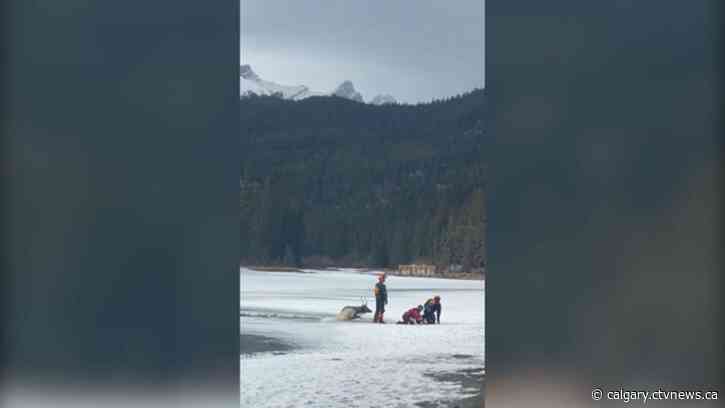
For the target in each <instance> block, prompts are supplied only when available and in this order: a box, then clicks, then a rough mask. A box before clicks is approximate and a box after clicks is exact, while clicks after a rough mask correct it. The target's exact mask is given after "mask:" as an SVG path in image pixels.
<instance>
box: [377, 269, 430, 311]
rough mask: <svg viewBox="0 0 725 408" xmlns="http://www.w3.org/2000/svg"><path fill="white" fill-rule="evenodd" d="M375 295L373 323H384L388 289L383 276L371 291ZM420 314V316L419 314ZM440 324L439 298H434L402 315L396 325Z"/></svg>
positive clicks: (383, 275)
mask: <svg viewBox="0 0 725 408" xmlns="http://www.w3.org/2000/svg"><path fill="white" fill-rule="evenodd" d="M373 293H374V294H375V315H374V317H373V322H374V323H385V321H384V320H383V315H384V314H385V305H387V304H388V289H387V287H386V286H385V274H384V273H383V274H380V276H379V277H378V283H376V284H375V288H374V289H373ZM421 313H422V314H421ZM440 322H441V297H440V296H435V297H433V298H431V299H428V300H426V301H425V303H424V304H422V305H418V306H417V307H414V308H411V309H409V310H407V311H406V312H405V313H403V316H402V320H401V321H399V322H398V324H435V323H439V324H440Z"/></svg>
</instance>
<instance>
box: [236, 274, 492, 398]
mask: <svg viewBox="0 0 725 408" xmlns="http://www.w3.org/2000/svg"><path fill="white" fill-rule="evenodd" d="M306 272H309V273H294V272H257V271H252V270H249V269H245V268H242V269H241V309H240V316H241V317H240V319H241V320H240V324H241V332H242V342H244V338H245V335H249V338H250V339H251V338H255V339H257V338H263V337H259V336H266V337H271V338H274V342H280V343H284V344H286V345H288V346H289V347H286V348H284V350H283V349H279V350H276V351H267V352H261V353H259V352H255V351H257V350H250V348H251V343H252V342H251V340H250V342H249V343H250V348H247V349H246V350H245V345H244V343H243V344H242V354H241V356H240V364H241V379H240V380H241V405H242V406H243V407H304V406H309V407H410V406H413V405H414V404H415V403H416V402H424V401H428V402H430V401H451V400H455V399H459V398H461V397H465V396H470V395H476V394H478V393H480V391H481V390H480V388H478V387H472V388H464V387H462V386H461V384H460V383H456V382H445V381H443V382H442V381H440V380H435V379H433V378H432V377H431V376H430V374H437V373H445V372H455V371H460V370H464V369H467V370H469V371H471V370H477V371H483V369H484V367H483V366H484V356H483V348H484V287H483V286H484V284H483V282H482V281H463V280H448V279H433V278H412V277H397V276H389V277H388V279H387V281H386V284H387V287H388V296H389V304H388V306H387V308H386V313H385V321H386V322H387V324H373V323H372V313H370V314H365V315H364V317H363V318H362V319H360V320H357V321H353V322H339V321H337V320H335V314H336V313H337V312H338V311H339V310H340V308H342V307H343V306H346V305H359V304H360V298H361V297H363V296H366V297H368V299H369V306H370V308H371V309H374V308H375V301H374V298H373V295H372V288H373V286H374V284H375V282H376V281H377V276H376V274H373V273H363V272H360V271H356V270H342V271H312V270H310V271H306ZM434 295H440V296H441V304H442V313H441V324H440V325H421V326H407V325H396V324H392V323H395V322H396V321H397V320H400V317H401V315H402V314H403V312H404V311H405V310H407V309H409V308H411V307H414V306H416V305H419V304H422V303H423V302H424V301H425V300H426V299H428V298H430V297H433V296H434Z"/></svg>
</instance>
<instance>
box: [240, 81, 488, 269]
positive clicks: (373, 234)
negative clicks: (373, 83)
mask: <svg viewBox="0 0 725 408" xmlns="http://www.w3.org/2000/svg"><path fill="white" fill-rule="evenodd" d="M485 100H486V96H485V91H484V90H475V91H473V92H470V93H467V94H465V95H461V96H457V97H453V98H449V99H446V100H441V101H434V102H431V103H427V104H418V105H382V106H375V105H368V104H363V103H358V102H354V101H350V100H346V99H343V98H338V97H312V98H308V99H305V100H303V101H288V100H283V99H280V98H277V97H273V96H250V97H245V98H242V101H241V121H242V123H241V124H242V135H241V138H242V148H243V150H242V176H241V215H242V217H241V219H242V222H241V235H242V248H241V254H242V262H243V263H246V264H285V265H295V266H299V265H305V266H324V265H346V266H353V265H355V266H376V267H395V266H397V265H398V264H401V263H412V262H434V263H436V264H437V265H440V266H442V267H446V268H447V267H449V266H451V265H453V266H454V267H453V269H458V268H462V269H464V270H467V271H470V270H481V268H482V267H483V266H484V264H485V235H484V231H485V225H486V209H485V201H486V199H485V184H486V166H485V164H484V163H483V160H482V157H483V149H484V145H485V141H486V134H485V126H484V123H483V117H484V109H485Z"/></svg>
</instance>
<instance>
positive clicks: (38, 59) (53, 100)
mask: <svg viewBox="0 0 725 408" xmlns="http://www.w3.org/2000/svg"><path fill="white" fill-rule="evenodd" d="M1 14H2V30H3V37H2V41H3V44H2V45H3V47H2V51H3V52H2V61H3V64H2V67H3V70H2V78H1V81H2V102H3V103H2V167H3V168H2V180H3V181H2V192H3V195H2V231H3V234H2V249H3V256H2V263H3V265H2V281H1V284H0V288H1V291H2V293H1V295H0V297H1V299H2V363H3V365H2V369H3V370H2V374H3V377H2V386H3V390H2V391H3V396H4V398H3V399H4V400H5V402H4V403H2V405H4V406H7V405H6V404H5V403H8V402H10V403H11V404H10V405H11V406H12V405H13V404H15V405H18V404H21V405H22V398H20V399H17V398H15V397H13V395H14V396H18V395H32V396H34V398H40V400H38V401H39V403H41V405H42V404H44V403H45V402H48V403H49V405H51V406H54V405H62V404H61V402H62V401H63V397H67V398H66V400H65V401H66V402H67V403H68V404H70V405H74V404H75V403H76V402H79V401H81V400H83V398H86V397H89V398H90V396H91V395H111V394H113V393H116V394H122V395H124V396H125V397H127V398H131V400H133V401H136V400H137V399H139V398H142V397H143V396H144V395H147V394H148V395H152V394H159V395H164V396H167V397H173V396H179V395H182V394H184V395H186V394H191V395H193V396H194V397H195V398H196V399H195V401H196V400H198V399H199V398H200V397H201V396H205V395H207V393H208V395H213V400H214V401H216V402H222V401H224V400H225V399H227V400H228V402H230V403H232V404H233V405H232V406H238V404H239V400H238V395H239V389H238V384H239V374H238V361H239V360H238V358H239V356H238V348H239V345H238V331H239V330H238V322H239V320H238V308H239V300H238V296H239V282H238V279H239V278H238V277H239V274H238V266H237V263H238V248H239V234H238V219H237V203H238V194H237V193H238V175H239V160H238V159H239V148H240V143H239V139H238V138H239V134H240V133H239V119H238V92H239V90H238V70H239V68H238V67H239V28H238V26H239V2H238V1H237V0H235V1H227V2H198V1H183V0H182V1H179V0H175V1H153V2H149V1H121V2H90V1H82V0H68V1H61V2H55V1H50V2H48V1H32V0H22V1H12V2H3V5H2V13H1ZM130 390H133V391H132V392H131V391H130ZM23 393H25V394H23ZM44 397H47V398H46V400H47V401H46V400H44V399H43V398H44ZM38 401H36V402H38ZM88 401H91V400H88ZM129 401H130V400H129ZM188 401H191V399H190V400H186V399H184V398H180V399H179V400H178V403H179V404H182V405H183V404H184V403H185V402H188ZM136 402H138V401H136ZM89 404H91V405H93V404H92V403H90V402H89Z"/></svg>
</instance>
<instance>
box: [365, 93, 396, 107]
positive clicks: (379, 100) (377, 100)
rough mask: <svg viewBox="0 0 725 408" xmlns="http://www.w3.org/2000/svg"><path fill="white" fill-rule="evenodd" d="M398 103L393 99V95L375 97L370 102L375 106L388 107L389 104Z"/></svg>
mask: <svg viewBox="0 0 725 408" xmlns="http://www.w3.org/2000/svg"><path fill="white" fill-rule="evenodd" d="M397 102H398V101H396V100H395V98H393V97H392V96H391V95H387V94H385V95H378V96H376V97H374V98H373V100H372V101H370V103H372V104H373V105H388V104H393V103H397Z"/></svg>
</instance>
